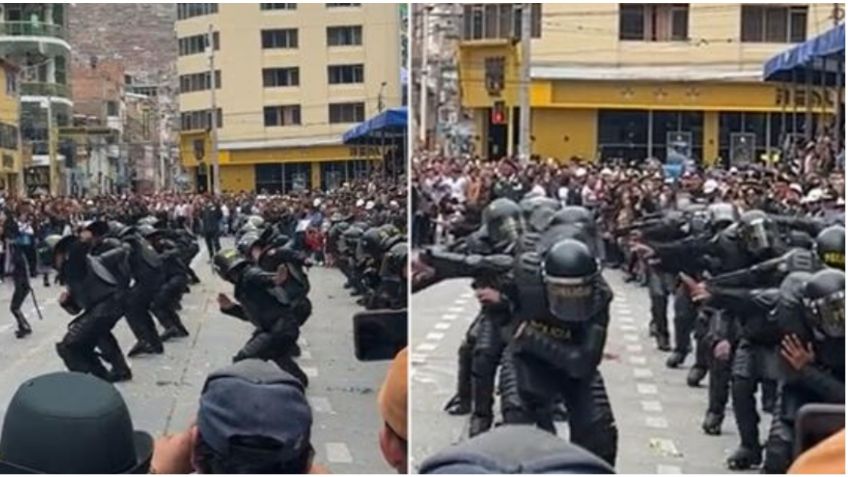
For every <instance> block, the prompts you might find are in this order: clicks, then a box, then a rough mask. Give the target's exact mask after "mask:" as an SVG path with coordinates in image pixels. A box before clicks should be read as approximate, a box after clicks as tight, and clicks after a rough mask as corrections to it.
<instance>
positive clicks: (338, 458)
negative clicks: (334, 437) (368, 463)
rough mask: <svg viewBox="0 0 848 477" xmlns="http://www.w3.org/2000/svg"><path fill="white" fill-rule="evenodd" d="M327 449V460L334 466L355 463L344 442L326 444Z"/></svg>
mask: <svg viewBox="0 0 848 477" xmlns="http://www.w3.org/2000/svg"><path fill="white" fill-rule="evenodd" d="M325 448H326V449H327V460H328V461H330V462H332V463H333V464H350V463H352V462H353V456H352V455H350V450H349V449H348V448H347V445H345V443H343V442H328V443H326V444H325Z"/></svg>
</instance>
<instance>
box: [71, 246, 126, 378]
mask: <svg viewBox="0 0 848 477" xmlns="http://www.w3.org/2000/svg"><path fill="white" fill-rule="evenodd" d="M63 240H64V242H62V241H59V245H58V246H57V247H56V248H57V249H58V250H60V251H62V253H64V254H65V256H66V259H65V260H64V261H63V262H62V263H61V264H59V267H60V271H59V273H60V275H61V276H62V281H63V282H64V283H66V284H67V293H68V294H67V297H66V299H65V300H64V301H62V302H61V303H60V304H61V306H62V307H63V308H64V309H65V310H66V311H68V312H69V313H71V314H72V315H77V316H76V317H75V318H74V319H73V320H72V321H71V323H70V324H69V325H68V332H67V333H66V334H65V336H64V337H63V338H62V341H60V342H59V343H57V344H56V350H57V352H58V353H59V356H60V357H61V358H62V360H63V361H64V362H65V365H66V366H67V367H68V369H69V370H71V371H78V372H82V373H91V374H94V375H96V376H98V377H100V378H102V379H105V380H109V381H119V380H125V379H129V378H130V377H131V376H132V373H131V372H130V369H129V366H128V365H127V363H126V361H125V360H124V357H123V353H122V352H121V348H120V345H119V344H118V342H117V340H116V339H115V336H114V335H112V328H113V327H114V326H115V323H117V321H118V320H119V319H120V318H121V316H123V301H124V299H125V297H126V292H127V288H128V285H129V280H130V275H129V265H128V262H127V260H128V252H127V250H126V249H124V248H123V247H118V248H114V249H112V250H109V251H107V252H104V253H101V254H100V255H97V256H94V255H90V254H89V251H90V248H91V244H86V243H82V242H80V241H79V240H78V239H76V238H75V237H66V238H65V239H63ZM95 347H96V348H98V349H99V350H100V352H101V355H102V357H103V359H104V360H106V361H107V362H109V363H111V364H112V366H113V368H112V370H111V371H107V370H106V368H105V367H104V366H103V364H102V363H101V362H100V358H99V357H98V355H97V353H95V351H94V349H95Z"/></svg>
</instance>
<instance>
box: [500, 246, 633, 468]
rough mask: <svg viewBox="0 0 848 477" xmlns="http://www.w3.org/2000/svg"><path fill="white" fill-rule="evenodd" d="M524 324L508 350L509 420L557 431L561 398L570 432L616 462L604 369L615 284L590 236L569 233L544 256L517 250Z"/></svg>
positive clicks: (504, 385) (504, 374)
mask: <svg viewBox="0 0 848 477" xmlns="http://www.w3.org/2000/svg"><path fill="white" fill-rule="evenodd" d="M515 285H516V287H517V301H518V303H517V307H516V309H515V310H514V312H513V313H514V315H515V316H516V317H517V318H518V319H520V324H519V325H518V328H517V330H516V332H515V333H514V335H513V337H512V339H511V341H510V343H509V344H508V345H507V347H506V349H505V350H504V356H503V361H502V365H501V382H500V388H501V405H502V408H503V409H502V410H503V418H504V422H505V423H508V424H512V423H517V424H536V425H538V426H539V427H541V428H543V429H546V430H549V431H551V432H555V428H554V426H553V415H552V407H553V403H554V402H555V400H557V399H562V400H563V402H564V404H565V406H566V408H567V409H568V415H569V426H570V430H571V432H570V439H571V441H572V442H574V443H575V444H578V445H580V446H581V447H584V448H586V449H587V450H589V451H591V452H593V453H595V454H596V455H598V456H599V457H601V458H602V459H604V460H605V461H607V462H608V463H610V464H611V465H614V464H615V459H616V453H617V445H618V444H617V443H618V431H617V429H616V426H615V419H614V417H613V413H612V407H611V406H610V403H609V400H608V397H607V394H606V388H605V385H604V382H603V378H602V377H601V374H600V372H599V370H598V366H599V365H600V362H601V359H602V356H603V349H604V345H605V342H606V334H607V326H608V324H609V304H610V302H611V301H612V297H613V294H612V290H611V289H610V288H609V286H608V285H607V284H606V282H605V281H604V279H603V277H602V276H601V275H600V269H599V266H598V262H597V259H596V258H595V256H594V255H592V253H591V251H590V249H589V247H587V246H586V244H584V243H582V242H580V241H578V240H574V239H563V240H561V241H559V242H558V243H556V244H554V245H553V247H551V249H550V250H549V251H548V252H547V253H546V254H545V258H541V257H540V256H539V255H538V254H536V253H534V252H529V253H524V254H522V255H521V256H519V257H518V260H517V263H516V271H515Z"/></svg>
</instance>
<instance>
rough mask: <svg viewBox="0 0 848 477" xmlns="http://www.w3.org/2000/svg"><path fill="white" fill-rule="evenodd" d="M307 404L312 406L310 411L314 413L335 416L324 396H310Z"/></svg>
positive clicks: (328, 400)
mask: <svg viewBox="0 0 848 477" xmlns="http://www.w3.org/2000/svg"><path fill="white" fill-rule="evenodd" d="M309 404H310V405H311V406H312V409H313V410H315V412H320V413H324V414H335V413H336V412H335V411H333V406H332V404H330V399H328V398H326V397H324V396H312V397H310V398H309Z"/></svg>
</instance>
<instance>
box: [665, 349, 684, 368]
mask: <svg viewBox="0 0 848 477" xmlns="http://www.w3.org/2000/svg"><path fill="white" fill-rule="evenodd" d="M685 360H686V353H681V352H680V351H674V352H672V353H671V354H670V355H669V356H668V359H667V360H665V366H666V367H667V368H676V367H678V366H680V365H681V364H683V361H685Z"/></svg>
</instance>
